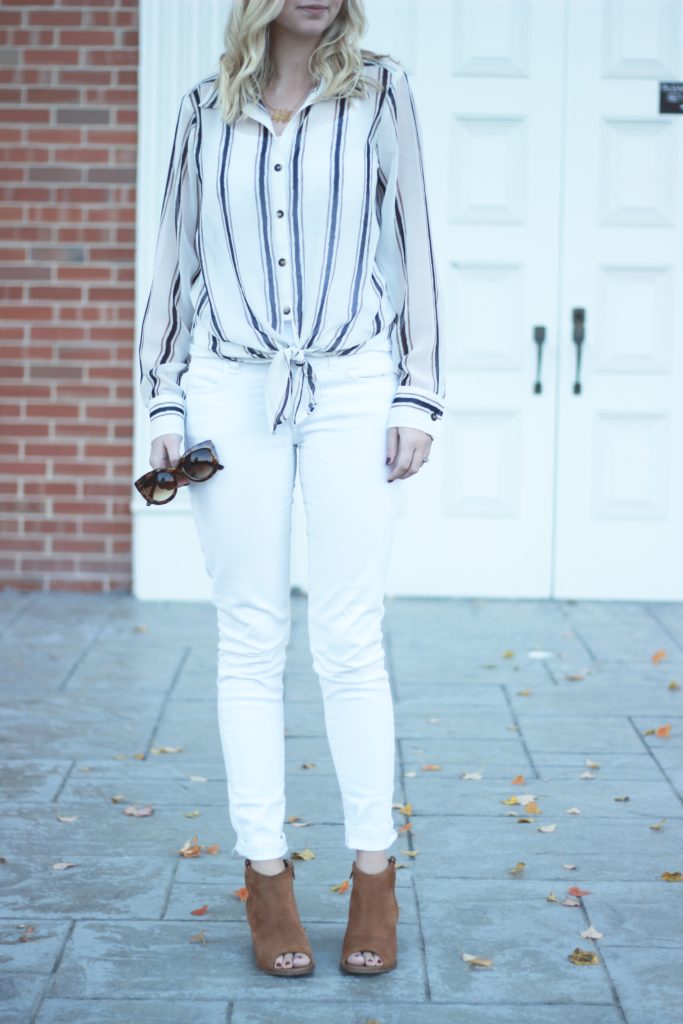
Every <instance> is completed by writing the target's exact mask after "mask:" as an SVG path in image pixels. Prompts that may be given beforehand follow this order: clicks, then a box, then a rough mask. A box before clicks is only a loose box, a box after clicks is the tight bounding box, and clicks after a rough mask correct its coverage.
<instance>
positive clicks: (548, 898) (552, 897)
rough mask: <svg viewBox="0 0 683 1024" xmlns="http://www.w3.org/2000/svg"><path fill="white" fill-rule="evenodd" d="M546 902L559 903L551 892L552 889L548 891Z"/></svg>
mask: <svg viewBox="0 0 683 1024" xmlns="http://www.w3.org/2000/svg"><path fill="white" fill-rule="evenodd" d="M546 900H547V902H548V903H559V902H560V901H559V900H558V898H557V896H556V895H555V893H554V892H553V891H552V889H551V890H550V892H549V893H548V895H547V896H546Z"/></svg>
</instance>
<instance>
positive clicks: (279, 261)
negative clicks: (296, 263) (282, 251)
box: [278, 256, 287, 267]
mask: <svg viewBox="0 0 683 1024" xmlns="http://www.w3.org/2000/svg"><path fill="white" fill-rule="evenodd" d="M286 262H287V260H286V259H285V258H284V256H281V257H280V259H279V260H278V263H279V264H280V266H281V267H284V265H285V263H286Z"/></svg>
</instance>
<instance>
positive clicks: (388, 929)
mask: <svg viewBox="0 0 683 1024" xmlns="http://www.w3.org/2000/svg"><path fill="white" fill-rule="evenodd" d="M349 878H352V879H353V885H352V887H351V900H350V903H349V919H348V923H347V925H346V932H345V933H344V941H343V942H342V953H341V960H340V961H339V966H340V967H341V969H342V970H343V971H346V972H347V973H348V974H383V973H384V972H385V971H392V970H393V969H394V967H395V966H396V964H397V957H396V945H397V942H396V925H397V924H398V916H399V906H398V901H397V899H396V891H395V885H396V858H395V857H394V856H391V857H389V863H388V864H387V866H386V868H384V870H383V871H378V872H377V873H376V874H369V873H368V872H367V871H361V870H360V868H359V867H358V866H357V864H356V862H355V860H354V862H353V866H352V868H351V874H350V875H349ZM363 950H371V951H372V952H373V953H375V954H376V955H377V956H381V958H382V960H383V963H381V964H379V965H375V966H368V965H367V964H362V965H361V964H350V963H348V962H347V960H346V958H347V957H348V956H350V955H351V953H361V952H362V951H363Z"/></svg>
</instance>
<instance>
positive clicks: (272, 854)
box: [230, 836, 289, 860]
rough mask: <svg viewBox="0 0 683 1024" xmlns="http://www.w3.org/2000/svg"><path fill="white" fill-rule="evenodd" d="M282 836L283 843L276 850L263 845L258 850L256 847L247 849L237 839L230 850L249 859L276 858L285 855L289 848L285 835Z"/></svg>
mask: <svg viewBox="0 0 683 1024" xmlns="http://www.w3.org/2000/svg"><path fill="white" fill-rule="evenodd" d="M282 838H283V845H281V846H280V848H279V849H276V850H274V848H273V847H272V846H270V847H266V846H264V847H262V848H261V849H260V850H259V849H258V848H257V847H253V848H252V849H251V850H247V849H246V847H244V846H243V845H242V844H240V841H239V840H238V841H237V842H236V843H235V845H234V846H233V848H232V850H231V851H230V852H231V853H236V854H237V855H238V856H239V857H248V858H249V860H276V859H277V858H278V857H285V856H286V855H287V850H288V849H289V846H288V843H287V839H286V837H285V836H283V837H282Z"/></svg>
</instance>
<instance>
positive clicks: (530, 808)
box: [524, 800, 543, 814]
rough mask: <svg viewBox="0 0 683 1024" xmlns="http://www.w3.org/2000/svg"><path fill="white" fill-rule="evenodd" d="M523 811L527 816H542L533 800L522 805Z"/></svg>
mask: <svg viewBox="0 0 683 1024" xmlns="http://www.w3.org/2000/svg"><path fill="white" fill-rule="evenodd" d="M524 810H525V811H526V813H527V814H542V813H543V812H542V811H541V808H540V807H539V806H538V804H537V803H536V801H535V800H529V801H527V803H525V804H524Z"/></svg>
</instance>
